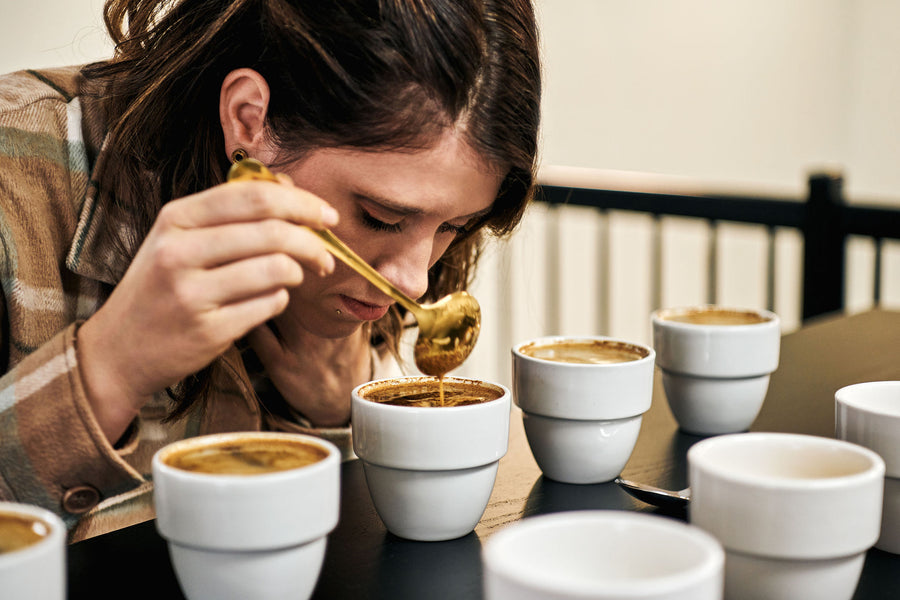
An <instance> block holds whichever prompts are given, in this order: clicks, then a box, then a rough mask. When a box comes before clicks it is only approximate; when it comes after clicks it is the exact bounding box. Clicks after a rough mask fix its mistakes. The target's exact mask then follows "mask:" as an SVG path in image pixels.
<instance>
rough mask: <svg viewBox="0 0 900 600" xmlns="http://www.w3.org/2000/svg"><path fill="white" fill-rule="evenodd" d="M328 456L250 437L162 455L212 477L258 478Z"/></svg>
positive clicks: (308, 446) (313, 448)
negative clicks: (237, 476)
mask: <svg viewBox="0 0 900 600" xmlns="http://www.w3.org/2000/svg"><path fill="white" fill-rule="evenodd" d="M326 456H328V451H327V450H325V449H324V448H322V447H321V446H318V445H316V444H312V443H308V442H304V441H298V440H285V439H277V440H266V439H259V438H253V437H247V438H246V439H231V440H227V441H219V442H211V443H209V444H199V445H193V446H190V447H188V448H185V449H182V450H175V451H173V452H171V453H170V454H168V455H167V456H165V458H164V461H163V462H165V463H166V464H167V465H169V466H171V467H174V468H176V469H181V470H183V471H191V472H195V473H208V474H215V475H259V474H264V473H272V472H276V471H287V470H290V469H297V468H301V467H305V466H308V465H311V464H313V463H315V462H318V461H320V460H322V459H324V458H325V457H326Z"/></svg>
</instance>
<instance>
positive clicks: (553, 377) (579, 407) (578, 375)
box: [512, 336, 655, 484]
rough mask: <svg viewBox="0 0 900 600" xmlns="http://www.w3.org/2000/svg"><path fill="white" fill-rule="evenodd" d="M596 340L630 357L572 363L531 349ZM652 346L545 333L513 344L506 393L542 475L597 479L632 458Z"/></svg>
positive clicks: (645, 403) (649, 394)
mask: <svg viewBox="0 0 900 600" xmlns="http://www.w3.org/2000/svg"><path fill="white" fill-rule="evenodd" d="M570 343H571V344H576V345H578V346H580V345H590V344H594V345H600V346H610V347H612V348H622V349H625V350H627V351H628V352H629V353H633V360H628V361H626V362H609V363H576V362H560V361H559V360H548V359H545V358H540V357H539V356H535V355H534V354H538V355H540V354H544V352H542V351H535V350H532V349H534V348H537V349H538V350H540V349H544V348H552V347H554V346H555V345H558V344H570ZM654 357H655V353H654V352H653V349H651V348H648V347H646V346H642V345H640V344H634V343H631V342H627V341H624V340H617V339H613V338H608V337H601V336H580V337H576V336H546V337H541V338H536V339H532V340H528V341H525V342H522V343H520V344H517V345H516V346H514V347H513V348H512V370H513V373H512V376H513V398H514V400H515V403H516V406H518V407H519V408H521V409H522V420H523V423H524V426H525V435H526V437H527V438H528V445H529V446H530V448H531V453H532V455H533V456H534V459H535V461H536V462H537V464H538V466H539V467H540V469H541V471H542V472H543V473H544V475H545V476H546V477H548V478H550V479H553V480H556V481H561V482H564V483H580V484H590V483H602V482H605V481H611V480H612V479H614V478H615V477H616V476H617V475H619V474H620V473H621V472H622V469H623V468H624V467H625V463H627V462H628V459H629V458H630V457H631V453H632V451H633V450H634V445H635V443H636V442H637V438H638V434H639V433H640V429H641V421H642V419H643V414H644V413H645V412H647V410H649V409H650V404H651V400H652V398H653V364H654Z"/></svg>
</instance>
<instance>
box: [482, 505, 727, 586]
mask: <svg viewBox="0 0 900 600" xmlns="http://www.w3.org/2000/svg"><path fill="white" fill-rule="evenodd" d="M588 523H600V524H610V525H612V526H615V525H616V524H619V525H620V526H622V525H625V524H634V523H637V524H638V526H643V527H652V528H654V529H656V530H660V531H665V532H671V533H673V534H675V535H678V536H680V537H682V538H684V539H685V541H691V542H693V543H694V545H695V546H696V547H698V548H699V549H700V550H701V552H702V553H703V555H704V556H703V559H702V560H701V561H699V562H698V564H695V565H693V566H691V567H690V568H688V569H685V570H683V571H679V572H676V573H671V574H668V575H662V576H659V577H653V578H644V579H642V580H641V581H640V582H639V583H635V582H629V583H613V582H606V583H604V584H603V587H604V590H605V591H606V592H607V593H610V594H615V595H619V596H623V597H631V596H633V597H635V598H639V597H643V594H648V593H655V592H660V591H664V590H670V589H684V588H687V587H688V586H690V585H693V584H696V583H698V582H701V581H704V580H706V579H708V578H710V577H714V576H715V574H716V572H717V571H719V572H722V570H723V567H724V562H725V551H724V548H723V546H722V545H721V543H720V542H719V541H718V540H717V539H716V538H715V537H714V536H713V535H712V534H710V533H708V532H706V531H704V530H703V529H701V528H699V527H697V526H695V525H692V524H690V523H686V522H682V521H676V520H674V519H669V518H667V517H663V516H660V515H653V514H646V513H635V512H632V511H624V510H602V509H588V510H576V511H564V512H558V513H549V514H542V515H538V516H533V517H526V518H524V519H521V520H520V521H517V522H515V523H512V524H510V525H507V526H506V527H504V528H503V529H502V530H501V531H498V532H497V533H496V534H494V535H493V536H491V538H490V539H488V541H487V542H486V544H485V546H484V548H483V549H482V562H483V563H484V564H485V568H486V569H487V568H488V564H489V565H490V567H489V568H490V569H491V570H492V571H494V572H495V573H496V574H497V575H499V576H501V577H503V578H505V579H508V580H511V581H515V582H520V583H525V584H527V585H529V586H532V587H534V588H535V589H537V590H545V591H557V592H558V591H562V592H564V593H568V594H574V595H578V596H579V597H580V596H581V595H584V596H585V597H587V595H588V594H589V593H590V592H591V591H592V590H593V589H594V586H593V585H588V584H584V583H580V582H571V581H568V582H565V583H563V582H561V581H559V580H554V581H552V582H548V581H545V580H544V579H543V578H541V577H539V576H537V575H535V574H534V573H531V572H528V571H522V570H519V569H517V568H516V567H515V564H514V563H515V562H516V561H514V560H512V559H510V558H508V557H507V556H506V555H505V553H503V546H505V545H507V544H510V543H512V541H514V540H515V539H516V538H520V537H521V536H522V535H528V534H530V533H533V532H535V531H540V530H544V529H548V528H552V527H556V526H560V525H563V526H565V525H569V526H577V525H579V524H580V525H581V526H584V525H585V524H588ZM636 585H637V586H638V587H640V592H639V593H638V592H634V591H633V589H634V587H635V586H636ZM673 586H675V587H674V588H673ZM561 588H562V589H561Z"/></svg>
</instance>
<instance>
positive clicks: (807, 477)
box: [687, 432, 884, 600]
mask: <svg viewBox="0 0 900 600" xmlns="http://www.w3.org/2000/svg"><path fill="white" fill-rule="evenodd" d="M687 459H688V478H689V483H690V486H691V502H690V506H689V509H688V510H689V517H690V521H691V522H692V523H693V524H695V525H697V526H698V527H701V528H703V529H705V530H706V531H709V532H710V533H712V534H713V535H714V536H715V537H716V538H718V540H719V541H720V542H721V543H722V545H723V546H724V547H725V552H726V558H725V597H726V598H728V599H729V600H807V599H809V598H815V599H816V600H850V598H851V597H852V596H853V593H854V591H855V589H856V586H857V584H858V582H859V576H860V573H861V572H862V567H863V562H864V560H865V553H866V551H867V550H868V549H869V548H870V547H871V546H872V545H873V544H874V543H875V540H877V539H878V532H879V528H880V523H881V495H882V488H883V480H884V461H882V460H881V458H880V457H879V456H878V455H877V454H876V453H874V452H872V451H871V450H869V449H867V448H863V447H862V446H858V445H856V444H851V443H849V442H846V441H843V440H837V439H831V438H824V437H816V436H810V435H799V434H789V433H756V432H754V433H739V434H730V435H722V436H718V437H712V438H708V439H705V440H702V441H700V442H698V443H696V444H694V445H693V446H691V448H690V449H689V450H688V455H687Z"/></svg>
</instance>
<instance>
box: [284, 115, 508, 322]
mask: <svg viewBox="0 0 900 600" xmlns="http://www.w3.org/2000/svg"><path fill="white" fill-rule="evenodd" d="M281 171H282V172H284V173H286V174H287V175H289V176H290V177H291V178H292V179H293V181H294V183H295V184H296V185H297V186H299V187H301V188H303V189H306V190H308V191H310V192H313V193H314V194H316V195H318V196H320V197H321V198H323V199H325V200H326V201H328V202H329V203H330V204H331V205H332V206H334V208H335V209H337V211H338V212H339V213H340V216H341V220H340V223H339V224H338V225H337V226H336V227H334V229H333V231H334V233H335V235H337V236H338V237H339V238H341V239H342V240H343V241H344V242H345V243H346V244H347V245H348V246H350V248H352V249H353V250H354V251H356V253H357V254H359V255H360V256H361V257H362V258H363V259H364V260H366V261H367V262H368V263H369V264H370V265H372V266H373V267H375V269H377V270H378V272H380V273H381V274H382V275H384V276H385V277H386V278H387V279H388V280H389V281H391V283H393V284H394V285H395V286H397V287H398V288H399V289H400V290H402V291H403V292H404V293H405V294H406V295H407V296H409V297H410V298H419V297H420V296H422V295H423V294H424V293H425V292H426V291H427V288H428V269H429V268H430V267H431V266H432V265H433V264H434V263H435V262H437V260H438V259H439V258H440V257H441V255H442V254H443V253H444V252H445V251H446V250H447V247H448V246H449V245H450V243H451V242H452V241H453V240H454V239H455V238H456V237H457V236H458V235H460V233H461V232H463V231H465V228H466V226H467V225H468V224H470V223H472V222H474V220H475V219H476V218H477V217H479V216H481V215H483V214H484V213H486V212H488V211H489V210H490V208H491V206H492V204H493V202H494V199H495V198H496V196H497V191H498V189H499V186H500V183H501V181H502V176H501V174H500V173H498V172H497V170H496V169H492V168H491V165H489V164H488V163H486V162H484V161H483V160H482V159H481V158H480V157H478V155H476V154H475V153H474V152H473V151H472V150H471V149H470V148H469V146H467V145H466V144H465V143H464V142H463V141H462V139H461V137H460V136H459V134H457V133H455V132H452V131H450V132H447V133H446V134H444V135H443V136H442V137H441V138H439V139H438V140H437V141H436V143H435V144H433V145H431V146H430V147H428V148H426V149H424V150H418V151H405V152H401V151H386V152H364V151H360V150H354V149H322V150H316V151H313V152H312V153H310V154H309V155H307V156H306V157H304V158H303V159H302V160H300V161H297V162H295V163H292V164H290V165H287V166H286V167H285V168H284V169H281ZM335 262H336V265H337V266H336V269H335V271H334V272H333V273H332V274H331V275H328V276H326V277H318V276H316V275H313V274H308V275H307V277H306V278H305V279H304V282H303V284H302V285H300V286H299V287H297V288H295V289H294V290H293V291H292V293H291V303H290V305H289V307H288V310H287V314H286V315H285V316H286V317H288V318H293V319H296V320H297V321H298V323H299V325H300V326H301V327H303V328H305V329H306V330H308V331H309V332H310V333H313V334H315V335H319V336H323V337H343V336H346V335H350V334H351V333H353V332H354V331H355V330H356V329H357V328H358V327H359V326H360V325H361V324H362V323H363V322H365V321H375V320H377V319H380V318H381V317H382V316H384V314H385V313H386V312H387V310H388V308H389V307H390V305H391V304H393V300H391V298H389V297H388V296H386V295H385V294H384V293H382V292H381V291H379V290H378V289H377V288H375V287H374V286H373V285H372V284H370V283H369V282H368V281H366V280H365V279H363V277H362V276H360V275H358V274H357V273H356V272H355V271H353V270H351V269H350V268H349V267H347V266H346V265H345V264H343V263H342V262H340V261H337V260H336V261H335Z"/></svg>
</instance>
